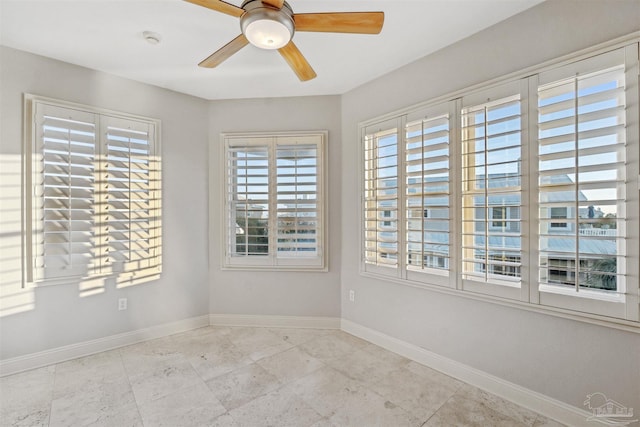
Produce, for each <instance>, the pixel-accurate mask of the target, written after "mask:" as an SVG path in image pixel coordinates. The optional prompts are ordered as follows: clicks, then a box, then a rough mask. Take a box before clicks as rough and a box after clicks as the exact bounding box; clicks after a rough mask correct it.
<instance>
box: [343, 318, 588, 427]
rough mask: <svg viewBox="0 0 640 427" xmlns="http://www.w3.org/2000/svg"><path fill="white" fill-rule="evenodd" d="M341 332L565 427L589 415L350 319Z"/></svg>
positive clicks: (585, 418)
mask: <svg viewBox="0 0 640 427" xmlns="http://www.w3.org/2000/svg"><path fill="white" fill-rule="evenodd" d="M341 329H342V330H343V331H345V332H348V333H350V334H352V335H355V336H357V337H359V338H362V339H364V340H366V341H369V342H372V343H373V344H376V345H379V346H380V347H383V348H385V349H387V350H389V351H393V352H394V353H397V354H400V355H401V356H404V357H406V358H408V359H411V360H413V361H415V362H418V363H420V364H422V365H425V366H428V367H430V368H433V369H435V370H438V371H440V372H442V373H444V374H447V375H449V376H451V377H454V378H457V379H459V380H461V381H464V382H465V383H468V384H471V385H473V386H475V387H478V388H481V389H483V390H486V391H488V392H490V393H493V394H495V395H497V396H500V397H502V398H504V399H506V400H509V401H511V402H513V403H516V404H518V405H520V406H523V407H525V408H528V409H530V410H532V411H535V412H538V413H540V414H542V415H544V416H546V417H548V418H551V419H554V420H556V421H559V422H561V423H563V424H567V425H569V426H577V425H584V424H585V423H586V420H587V418H588V417H589V416H591V415H592V414H591V413H590V412H587V411H585V410H583V409H581V408H576V407H575V406H571V405H569V404H566V403H564V402H561V401H559V400H556V399H553V398H551V397H549V396H545V395H544V394H541V393H538V392H536V391H533V390H529V389H527V388H524V387H521V386H519V385H517V384H513V383H511V382H509V381H505V380H503V379H501V378H498V377H496V376H493V375H490V374H488V373H486V372H483V371H480V370H478V369H475V368H472V367H470V366H468V365H464V364H462V363H459V362H456V361H455V360H452V359H449V358H447V357H443V356H440V355H438V354H436V353H433V352H431V351H429V350H426V349H424V348H422V347H418V346H416V345H414V344H410V343H408V342H405V341H402V340H399V339H397V338H394V337H392V336H389V335H386V334H383V333H382V332H378V331H376V330H373V329H370V328H367V327H365V326H362V325H360V324H358V323H355V322H352V321H350V320H346V319H342V321H341Z"/></svg>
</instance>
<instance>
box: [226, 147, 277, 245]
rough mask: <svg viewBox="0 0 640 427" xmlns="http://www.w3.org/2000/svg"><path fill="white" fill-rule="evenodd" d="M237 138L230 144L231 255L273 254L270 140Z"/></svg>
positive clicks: (229, 231) (228, 243)
mask: <svg viewBox="0 0 640 427" xmlns="http://www.w3.org/2000/svg"><path fill="white" fill-rule="evenodd" d="M270 141H271V138H253V139H251V140H249V139H242V138H236V139H234V140H233V142H232V143H230V145H229V147H228V148H227V183H226V188H227V197H228V203H227V209H228V212H227V218H228V223H227V227H228V233H227V235H228V238H229V241H228V242H227V247H228V248H229V249H228V252H229V253H228V254H227V255H228V256H230V257H231V258H238V257H254V258H255V257H266V256H268V254H269V184H270V180H269V142H270Z"/></svg>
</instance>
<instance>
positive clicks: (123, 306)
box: [118, 298, 127, 311]
mask: <svg viewBox="0 0 640 427" xmlns="http://www.w3.org/2000/svg"><path fill="white" fill-rule="evenodd" d="M126 309H127V299H126V298H119V299H118V310H120V311H122V310H126Z"/></svg>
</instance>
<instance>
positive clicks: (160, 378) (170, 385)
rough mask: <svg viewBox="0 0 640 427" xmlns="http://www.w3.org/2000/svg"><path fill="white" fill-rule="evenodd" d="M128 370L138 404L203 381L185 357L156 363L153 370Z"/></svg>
mask: <svg viewBox="0 0 640 427" xmlns="http://www.w3.org/2000/svg"><path fill="white" fill-rule="evenodd" d="M127 371H128V372H129V381H130V382H131V389H132V390H133V394H134V395H135V398H136V402H137V403H138V405H142V404H144V403H147V402H149V401H151V400H156V399H159V398H161V397H163V396H166V395H168V394H171V393H173V392H175V391H176V390H179V389H182V388H184V387H189V386H192V385H195V384H196V383H199V382H203V380H202V378H200V376H199V375H198V374H197V373H196V371H195V370H194V369H193V367H192V366H191V364H190V363H189V362H188V361H187V360H185V359H184V358H181V359H173V360H171V361H166V362H165V363H164V364H154V369H153V370H144V371H143V372H140V373H135V372H134V373H131V372H130V371H129V370H127Z"/></svg>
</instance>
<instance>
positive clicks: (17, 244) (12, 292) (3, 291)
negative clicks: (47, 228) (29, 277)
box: [0, 154, 35, 317]
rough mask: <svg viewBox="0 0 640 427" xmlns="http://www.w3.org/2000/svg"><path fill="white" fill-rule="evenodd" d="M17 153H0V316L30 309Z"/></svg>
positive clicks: (31, 299)
mask: <svg viewBox="0 0 640 427" xmlns="http://www.w3.org/2000/svg"><path fill="white" fill-rule="evenodd" d="M21 159H22V157H21V156H20V155H19V154H0V317H2V316H8V315H10V314H16V313H21V312H24V311H29V310H33V308H34V300H35V297H34V294H33V289H31V288H24V287H23V284H22V201H21V189H22V180H21V173H22V172H21V170H22V168H21Z"/></svg>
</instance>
